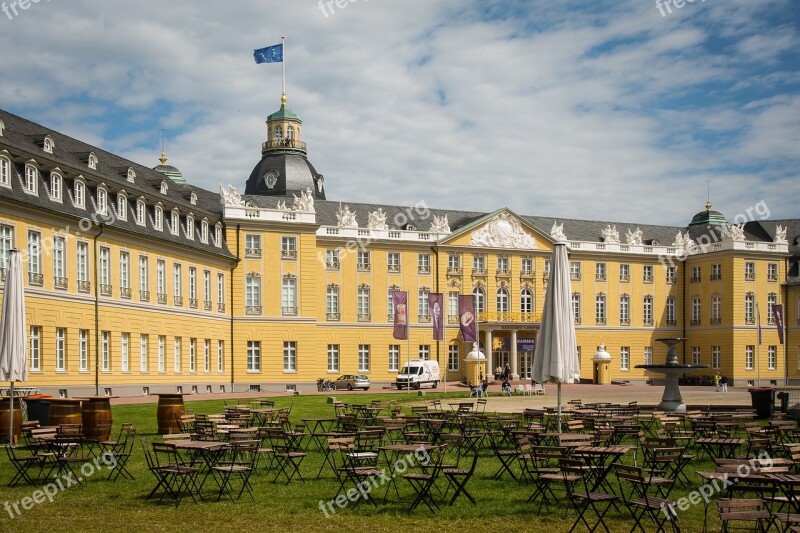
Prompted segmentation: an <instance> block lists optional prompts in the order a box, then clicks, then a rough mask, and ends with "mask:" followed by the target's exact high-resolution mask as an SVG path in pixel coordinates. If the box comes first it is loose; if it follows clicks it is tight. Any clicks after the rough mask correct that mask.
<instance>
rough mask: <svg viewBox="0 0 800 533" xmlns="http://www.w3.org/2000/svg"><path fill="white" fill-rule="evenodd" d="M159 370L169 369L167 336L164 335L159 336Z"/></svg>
mask: <svg viewBox="0 0 800 533" xmlns="http://www.w3.org/2000/svg"><path fill="white" fill-rule="evenodd" d="M158 371H159V372H162V373H163V372H166V371H167V338H166V337H165V336H164V335H159V336H158Z"/></svg>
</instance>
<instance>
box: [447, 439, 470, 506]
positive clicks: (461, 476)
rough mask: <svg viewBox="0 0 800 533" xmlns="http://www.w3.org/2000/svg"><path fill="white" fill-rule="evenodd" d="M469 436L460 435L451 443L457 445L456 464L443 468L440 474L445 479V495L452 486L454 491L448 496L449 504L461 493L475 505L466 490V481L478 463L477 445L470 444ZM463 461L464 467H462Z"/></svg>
mask: <svg viewBox="0 0 800 533" xmlns="http://www.w3.org/2000/svg"><path fill="white" fill-rule="evenodd" d="M470 438H471V437H461V440H460V441H459V442H457V443H453V444H454V445H455V446H457V450H458V454H457V459H456V465H455V467H454V468H446V467H445V468H443V469H442V474H444V477H445V478H446V479H447V490H446V491H445V496H446V495H447V492H448V491H449V490H450V489H451V488H453V489H455V492H454V493H453V497H452V498H450V502H449V505H453V504H454V503H455V501H456V499H457V498H458V497H459V496H460V495H461V494H463V495H464V496H465V497H466V498H467V499H468V500H469V501H470V502H472V505H476V503H477V502H476V501H475V498H473V497H472V495H471V494H470V493H469V492H468V491H467V488H466V486H467V483H468V482H469V480H470V479H471V478H472V475H473V474H474V473H475V466H476V465H477V464H478V446H473V445H470V444H469V442H468V441H467V439H470ZM462 463H465V464H466V465H468V466H466V468H464V465H462Z"/></svg>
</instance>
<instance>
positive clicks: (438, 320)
mask: <svg viewBox="0 0 800 533" xmlns="http://www.w3.org/2000/svg"><path fill="white" fill-rule="evenodd" d="M442 304H444V295H443V294H442V293H441V292H429V293H428V307H429V308H430V311H431V323H432V324H433V340H436V341H440V340H442V339H443V338H444V322H442Z"/></svg>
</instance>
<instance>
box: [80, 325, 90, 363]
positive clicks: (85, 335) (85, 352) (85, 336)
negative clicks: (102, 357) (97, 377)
mask: <svg viewBox="0 0 800 533" xmlns="http://www.w3.org/2000/svg"><path fill="white" fill-rule="evenodd" d="M87 370H89V330H88V329H81V330H78V371H80V372H86V371H87Z"/></svg>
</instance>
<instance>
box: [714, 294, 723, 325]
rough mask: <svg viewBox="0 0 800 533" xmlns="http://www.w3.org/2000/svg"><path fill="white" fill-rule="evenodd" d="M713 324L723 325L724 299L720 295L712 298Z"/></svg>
mask: <svg viewBox="0 0 800 533" xmlns="http://www.w3.org/2000/svg"><path fill="white" fill-rule="evenodd" d="M711 324H712V325H719V324H722V297H721V296H720V295H718V294H715V295H714V296H712V297H711Z"/></svg>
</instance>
